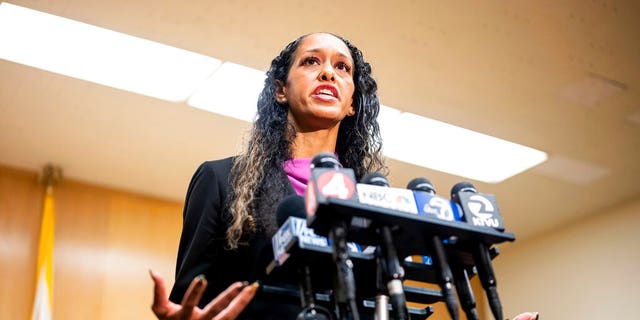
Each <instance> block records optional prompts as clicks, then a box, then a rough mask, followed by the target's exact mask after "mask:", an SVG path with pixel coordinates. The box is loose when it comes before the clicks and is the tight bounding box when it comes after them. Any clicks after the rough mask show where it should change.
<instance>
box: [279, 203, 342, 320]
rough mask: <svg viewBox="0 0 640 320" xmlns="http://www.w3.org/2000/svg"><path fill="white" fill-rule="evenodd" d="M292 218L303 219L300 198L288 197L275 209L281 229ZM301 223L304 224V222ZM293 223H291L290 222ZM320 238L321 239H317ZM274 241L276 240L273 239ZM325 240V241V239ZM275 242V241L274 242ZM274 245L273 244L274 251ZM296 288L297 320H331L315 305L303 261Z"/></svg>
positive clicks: (321, 308) (325, 310) (309, 278)
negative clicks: (299, 304)
mask: <svg viewBox="0 0 640 320" xmlns="http://www.w3.org/2000/svg"><path fill="white" fill-rule="evenodd" d="M294 218H302V219H305V218H306V215H305V205H304V200H303V198H302V197H301V196H298V195H290V196H287V197H285V198H284V199H282V201H280V203H279V204H278V207H277V209H276V222H277V223H278V226H280V227H282V226H283V225H284V224H285V223H286V222H287V221H295V219H294ZM301 222H303V223H305V224H306V221H305V220H301ZM291 223H293V222H291ZM318 238H321V237H318ZM274 239H277V238H276V237H274ZM325 240H326V239H325ZM275 241H277V240H275ZM275 248H276V245H275V243H274V250H275ZM297 271H298V287H299V289H300V303H301V306H302V308H303V309H302V310H301V311H300V313H299V314H298V316H297V319H298V320H332V319H334V317H333V314H332V313H331V312H330V311H329V310H327V309H326V308H324V307H322V306H319V305H316V302H315V298H314V293H313V289H312V286H311V270H310V268H309V264H308V263H307V262H306V261H303V262H301V263H299V264H298V266H297Z"/></svg>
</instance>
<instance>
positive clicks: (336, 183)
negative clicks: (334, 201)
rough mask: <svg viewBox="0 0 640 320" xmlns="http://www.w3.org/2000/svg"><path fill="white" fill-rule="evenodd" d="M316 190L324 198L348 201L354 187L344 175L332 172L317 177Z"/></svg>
mask: <svg viewBox="0 0 640 320" xmlns="http://www.w3.org/2000/svg"><path fill="white" fill-rule="evenodd" d="M318 189H319V191H320V194H322V195H323V196H325V197H326V198H338V199H350V198H351V197H352V196H353V193H354V191H355V186H354V183H353V181H351V179H349V177H347V176H346V175H345V174H343V173H342V172H340V171H333V170H332V171H327V172H325V173H323V174H322V175H321V176H320V177H318Z"/></svg>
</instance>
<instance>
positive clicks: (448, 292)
mask: <svg viewBox="0 0 640 320" xmlns="http://www.w3.org/2000/svg"><path fill="white" fill-rule="evenodd" d="M407 188H408V189H411V190H414V196H415V198H416V202H417V203H425V204H424V205H422V212H425V211H426V212H427V213H428V212H433V211H431V210H428V209H426V210H425V208H431V207H433V205H432V206H429V204H430V203H434V202H437V205H436V206H437V207H439V208H440V210H438V211H437V212H438V214H435V215H434V216H435V217H436V218H438V219H442V220H449V221H452V220H453V214H452V211H450V210H451V207H450V205H449V201H446V202H443V201H438V200H439V199H442V198H440V197H435V193H436V191H435V189H434V188H433V185H432V184H431V182H430V181H429V180H427V179H426V178H415V179H413V180H411V181H410V182H409V184H408V185H407ZM432 199H434V200H436V201H430V200H432ZM434 204H435V203H434ZM418 206H419V207H420V204H418ZM447 208H449V209H448V210H449V211H447V210H446V209H447ZM419 211H420V209H419ZM443 212H449V213H450V214H446V213H443ZM428 240H429V246H430V247H431V252H432V255H433V256H434V258H435V259H433V262H434V265H435V267H436V272H437V274H438V282H439V284H440V288H441V289H442V296H443V297H444V301H445V304H446V305H447V310H448V311H449V314H450V315H451V318H452V319H458V318H459V314H458V301H457V300H456V294H455V293H454V292H453V288H454V285H453V281H454V278H453V273H452V272H451V267H450V266H449V263H447V256H446V254H445V250H444V245H443V244H442V239H440V236H438V235H433V236H431V237H430V238H429V239H428Z"/></svg>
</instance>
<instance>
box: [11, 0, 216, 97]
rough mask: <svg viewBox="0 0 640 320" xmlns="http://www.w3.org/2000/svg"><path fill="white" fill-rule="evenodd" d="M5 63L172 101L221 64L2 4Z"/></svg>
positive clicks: (198, 55)
mask: <svg viewBox="0 0 640 320" xmlns="http://www.w3.org/2000/svg"><path fill="white" fill-rule="evenodd" d="M0 58H2V59H5V60H9V61H13V62H16V63H20V64H24V65H28V66H32V67H35V68H39V69H44V70H47V71H51V72H55V73H60V74H63V75H66V76H70V77H73V78H78V79H82V80H86V81H90V82H95V83H99V84H102V85H106V86H110V87H114V88H118V89H122V90H127V91H132V92H135V93H139V94H142V95H146V96H151V97H156V98H159V99H164V100H169V101H184V100H186V99H187V98H188V97H189V95H190V94H191V93H192V92H193V91H195V89H196V88H197V87H198V85H199V84H200V83H201V82H202V81H204V80H205V79H206V78H207V77H209V76H210V75H211V73H212V72H213V71H214V70H215V69H216V68H217V67H218V66H219V65H220V61H219V60H217V59H214V58H211V57H208V56H205V55H202V54H197V53H194V52H190V51H187V50H183V49H178V48H175V47H171V46H168V45H164V44H161V43H157V42H153V41H149V40H145V39H141V38H137V37H134V36H130V35H126V34H123V33H119V32H115V31H111V30H108V29H104V28H99V27H96V26H92V25H89V24H86V23H82V22H77V21H73V20H70V19H65V18H61V17H58V16H54V15H51V14H47V13H42V12H39V11H35V10H31V9H27V8H23V7H19V6H15V5H12V4H9V3H0Z"/></svg>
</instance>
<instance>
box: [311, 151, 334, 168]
mask: <svg viewBox="0 0 640 320" xmlns="http://www.w3.org/2000/svg"><path fill="white" fill-rule="evenodd" d="M313 168H331V169H338V168H340V161H338V158H337V157H336V155H335V154H333V153H329V152H320V153H318V154H316V155H315V156H314V157H313V159H311V169H313Z"/></svg>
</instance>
